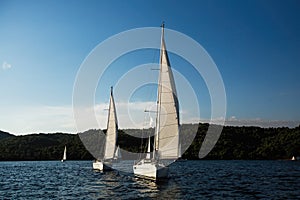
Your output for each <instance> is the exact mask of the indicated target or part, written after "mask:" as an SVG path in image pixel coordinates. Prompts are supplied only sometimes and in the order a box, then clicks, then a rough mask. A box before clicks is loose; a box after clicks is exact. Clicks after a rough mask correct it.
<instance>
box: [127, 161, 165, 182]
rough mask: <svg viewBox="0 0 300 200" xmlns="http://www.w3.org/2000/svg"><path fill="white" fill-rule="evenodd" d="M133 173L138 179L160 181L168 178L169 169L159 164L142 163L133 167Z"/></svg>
mask: <svg viewBox="0 0 300 200" xmlns="http://www.w3.org/2000/svg"><path fill="white" fill-rule="evenodd" d="M133 173H134V175H135V176H137V177H141V178H146V179H151V180H158V179H165V178H168V174H169V168H168V167H167V166H164V165H162V164H159V163H155V162H145V161H141V162H139V163H137V164H135V165H133Z"/></svg>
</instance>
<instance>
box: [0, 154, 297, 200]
mask: <svg viewBox="0 0 300 200" xmlns="http://www.w3.org/2000/svg"><path fill="white" fill-rule="evenodd" d="M132 164H133V161H122V162H120V163H118V164H117V165H116V166H117V167H116V168H118V169H119V170H114V171H109V172H99V171H94V170H93V169H92V161H66V162H63V163H62V162H60V161H25V162H24V161H22V162H0V174H1V176H0V198H1V199H104V198H109V199H140V198H143V199H152V198H154V199H206V198H213V199H226V198H227V199H232V198H236V199H300V161H208V160H198V161H183V162H175V163H173V164H172V165H170V166H169V172H170V173H169V175H170V177H169V178H168V179H167V180H165V181H162V182H158V183H155V182H153V181H147V180H143V179H137V178H135V177H134V175H133V173H132Z"/></svg>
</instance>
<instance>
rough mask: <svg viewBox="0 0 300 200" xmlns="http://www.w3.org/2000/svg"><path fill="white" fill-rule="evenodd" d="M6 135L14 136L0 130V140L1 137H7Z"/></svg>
mask: <svg viewBox="0 0 300 200" xmlns="http://www.w3.org/2000/svg"><path fill="white" fill-rule="evenodd" d="M7 137H14V135H12V134H9V133H7V132H4V131H0V140H1V139H3V138H7Z"/></svg>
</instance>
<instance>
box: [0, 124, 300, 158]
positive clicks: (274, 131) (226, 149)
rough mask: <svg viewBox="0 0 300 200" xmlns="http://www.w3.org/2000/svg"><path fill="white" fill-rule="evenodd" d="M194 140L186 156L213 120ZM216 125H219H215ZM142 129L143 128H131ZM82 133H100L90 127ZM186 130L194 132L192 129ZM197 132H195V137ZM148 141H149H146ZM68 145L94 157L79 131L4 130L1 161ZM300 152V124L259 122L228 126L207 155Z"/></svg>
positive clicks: (58, 152)
mask: <svg viewBox="0 0 300 200" xmlns="http://www.w3.org/2000/svg"><path fill="white" fill-rule="evenodd" d="M191 126H198V127H197V129H196V130H198V131H197V134H196V136H195V138H194V140H193V143H192V144H191V145H190V146H189V148H188V149H187V150H186V151H185V153H184V154H183V156H182V158H184V159H188V160H197V159H199V158H198V153H199V149H200V147H201V144H202V142H203V140H204V137H205V135H206V131H207V129H208V126H209V124H207V123H200V124H199V125H197V124H196V125H191ZM214 126H216V125H214ZM131 131H134V132H137V133H139V132H141V130H137V129H136V130H131ZM80 134H99V130H95V129H92V130H88V131H86V132H84V133H80ZM184 134H190V133H189V132H187V133H184ZM194 134H195V133H193V134H192V133H191V136H187V137H192V136H193V135H194ZM118 144H119V145H120V147H121V148H123V149H125V150H127V151H130V152H140V149H141V148H142V149H143V148H144V146H141V139H140V138H138V137H133V136H132V134H130V135H128V134H126V133H125V132H124V130H120V134H119V137H118ZM143 144H146V142H143ZM65 145H67V147H68V159H70V160H92V159H94V157H93V156H92V155H91V154H90V153H89V152H88V151H87V150H86V148H85V147H84V145H83V143H82V141H81V140H80V137H79V135H78V134H68V133H51V134H45V133H40V134H29V135H22V136H15V135H13V134H10V133H7V132H3V131H0V161H25V160H26V161H27V160H28V161H35V160H37V161H38V160H59V159H61V156H62V152H63V149H64V146H65ZM99 146H100V147H101V144H99ZM299 155H300V125H299V126H297V127H295V128H288V127H280V128H260V127H256V126H249V127H246V126H241V127H240V126H225V127H224V128H223V131H222V134H221V137H220V139H219V140H218V142H217V144H216V146H215V147H214V149H213V150H212V151H211V152H210V153H209V154H208V155H207V156H206V157H205V159H212V160H288V159H290V158H291V157H292V156H299Z"/></svg>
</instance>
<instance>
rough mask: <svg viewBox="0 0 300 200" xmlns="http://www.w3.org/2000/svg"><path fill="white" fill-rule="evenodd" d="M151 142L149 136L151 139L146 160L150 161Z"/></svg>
mask: <svg viewBox="0 0 300 200" xmlns="http://www.w3.org/2000/svg"><path fill="white" fill-rule="evenodd" d="M150 145H151V141H150V136H149V139H148V149H147V155H146V159H150V152H151V147H150Z"/></svg>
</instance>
